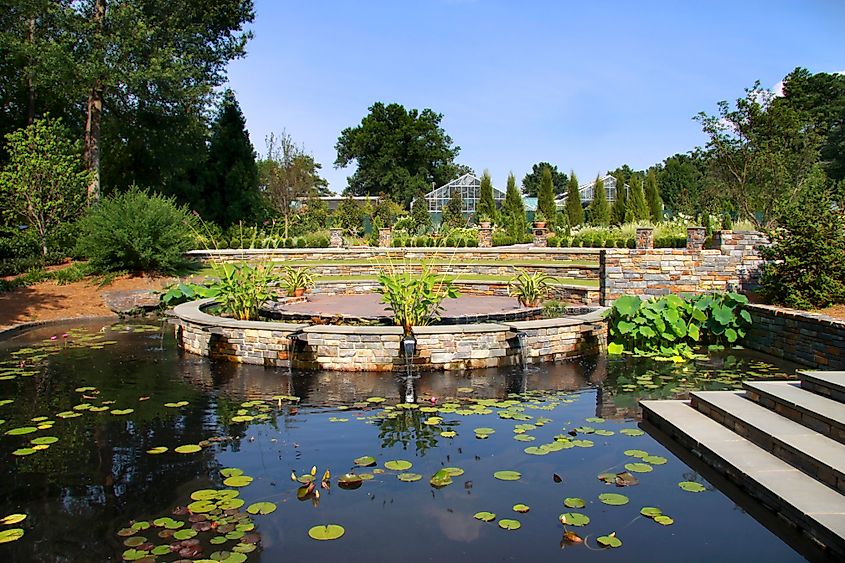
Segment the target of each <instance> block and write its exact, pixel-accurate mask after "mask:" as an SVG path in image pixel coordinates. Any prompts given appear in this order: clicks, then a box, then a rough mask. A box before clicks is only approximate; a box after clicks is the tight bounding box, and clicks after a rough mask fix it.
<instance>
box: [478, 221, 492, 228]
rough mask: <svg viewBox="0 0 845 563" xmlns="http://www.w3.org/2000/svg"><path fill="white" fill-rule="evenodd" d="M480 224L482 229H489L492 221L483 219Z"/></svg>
mask: <svg viewBox="0 0 845 563" xmlns="http://www.w3.org/2000/svg"><path fill="white" fill-rule="evenodd" d="M478 226H479V227H480V228H482V229H489V228H490V221H481V222H480V223H479V224H478Z"/></svg>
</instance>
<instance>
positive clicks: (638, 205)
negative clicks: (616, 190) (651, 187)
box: [625, 174, 649, 223]
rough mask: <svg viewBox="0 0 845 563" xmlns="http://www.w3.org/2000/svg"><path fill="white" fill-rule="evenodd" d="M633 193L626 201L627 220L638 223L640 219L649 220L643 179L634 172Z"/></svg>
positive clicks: (632, 177) (632, 178) (627, 221)
mask: <svg viewBox="0 0 845 563" xmlns="http://www.w3.org/2000/svg"><path fill="white" fill-rule="evenodd" d="M630 185H631V193H630V194H629V195H628V199H627V201H626V202H625V222H626V223H636V222H638V221H647V220H648V218H649V214H648V206H647V205H646V202H645V194H643V180H642V178H641V177H640V176H639V175H637V174H634V175H633V176H631V182H630Z"/></svg>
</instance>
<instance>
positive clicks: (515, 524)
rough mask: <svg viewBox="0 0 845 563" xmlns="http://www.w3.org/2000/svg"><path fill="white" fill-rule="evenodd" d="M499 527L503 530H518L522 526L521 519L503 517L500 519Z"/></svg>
mask: <svg viewBox="0 0 845 563" xmlns="http://www.w3.org/2000/svg"><path fill="white" fill-rule="evenodd" d="M499 527H500V528H502V529H503V530H518V529H520V528H521V527H522V524H520V522H519V520H512V519H510V518H502V519H501V520H499Z"/></svg>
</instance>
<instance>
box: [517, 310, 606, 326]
mask: <svg viewBox="0 0 845 563" xmlns="http://www.w3.org/2000/svg"><path fill="white" fill-rule="evenodd" d="M607 309H608V308H607V307H600V308H598V309H596V310H595V311H591V312H589V313H585V314H583V315H577V316H574V317H563V318H559V319H540V320H536V321H512V322H508V323H502V324H504V325H505V326H509V327H512V328H514V329H516V330H534V329H539V328H559V327H565V326H574V325H580V324H584V323H593V322H598V321H603V320H604V318H603V317H602V314H603V313H604V312H605V311H606V310H607Z"/></svg>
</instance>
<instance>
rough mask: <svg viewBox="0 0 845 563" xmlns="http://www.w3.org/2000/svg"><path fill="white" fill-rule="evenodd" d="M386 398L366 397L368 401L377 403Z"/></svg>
mask: <svg viewBox="0 0 845 563" xmlns="http://www.w3.org/2000/svg"><path fill="white" fill-rule="evenodd" d="M386 400H387V399H385V398H384V397H368V398H367V399H365V401H367V402H368V403H376V404H377V403H383V402H385V401H386Z"/></svg>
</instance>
